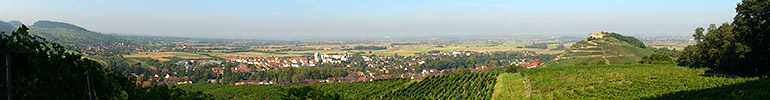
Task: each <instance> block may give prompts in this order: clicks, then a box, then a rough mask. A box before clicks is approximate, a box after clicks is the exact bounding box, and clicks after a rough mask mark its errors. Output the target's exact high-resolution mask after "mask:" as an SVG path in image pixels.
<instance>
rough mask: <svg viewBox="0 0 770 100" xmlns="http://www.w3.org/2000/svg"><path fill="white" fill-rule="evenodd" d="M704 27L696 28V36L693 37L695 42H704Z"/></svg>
mask: <svg viewBox="0 0 770 100" xmlns="http://www.w3.org/2000/svg"><path fill="white" fill-rule="evenodd" d="M703 31H704V30H703V27H698V28H695V34H693V35H692V37H693V38H695V41H698V42H700V41H701V40H703Z"/></svg>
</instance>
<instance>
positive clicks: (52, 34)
mask: <svg viewBox="0 0 770 100" xmlns="http://www.w3.org/2000/svg"><path fill="white" fill-rule="evenodd" d="M29 29H30V30H29V33H30V34H33V35H38V36H41V37H43V38H46V39H47V40H48V41H52V42H55V43H59V44H62V45H63V46H66V47H68V49H70V50H75V51H79V52H82V53H86V54H100V55H101V54H103V55H114V54H117V53H119V52H122V51H123V50H124V49H126V48H124V46H125V45H130V44H131V43H132V42H131V41H129V40H125V39H123V38H118V37H116V36H113V35H107V34H102V33H98V32H94V31H90V30H87V29H86V28H82V27H79V26H76V25H73V24H69V23H63V22H53V21H38V22H35V24H33V25H32V26H29ZM94 47H102V48H96V49H94ZM105 47H106V48H105Z"/></svg>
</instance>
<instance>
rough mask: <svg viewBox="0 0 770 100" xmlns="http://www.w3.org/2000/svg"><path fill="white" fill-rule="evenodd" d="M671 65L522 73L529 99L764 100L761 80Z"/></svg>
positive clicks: (766, 89) (769, 89)
mask: <svg viewBox="0 0 770 100" xmlns="http://www.w3.org/2000/svg"><path fill="white" fill-rule="evenodd" d="M706 70H707V69H692V68H687V67H680V66H676V65H637V64H634V65H576V66H555V67H542V68H532V69H524V70H522V71H520V72H521V73H522V74H525V75H527V76H529V77H528V80H529V81H530V85H531V87H532V88H531V92H530V93H531V94H530V95H531V96H530V98H531V99H610V100H613V99H622V100H626V99H653V100H660V99H663V100H681V99H698V100H700V99H715V100H722V99H747V100H756V99H761V98H770V95H768V94H770V84H769V83H770V80H768V78H767V77H746V78H724V77H714V76H708V75H704V74H703V73H704V72H705V71H706Z"/></svg>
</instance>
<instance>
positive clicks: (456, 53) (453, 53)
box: [430, 51, 475, 56]
mask: <svg viewBox="0 0 770 100" xmlns="http://www.w3.org/2000/svg"><path fill="white" fill-rule="evenodd" d="M474 53H475V52H471V51H452V52H437V53H430V54H431V55H454V56H470V55H471V54H474Z"/></svg>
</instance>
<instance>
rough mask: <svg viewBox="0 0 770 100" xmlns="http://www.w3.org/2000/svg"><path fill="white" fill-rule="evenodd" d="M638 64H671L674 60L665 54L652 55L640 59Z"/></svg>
mask: <svg viewBox="0 0 770 100" xmlns="http://www.w3.org/2000/svg"><path fill="white" fill-rule="evenodd" d="M639 63H641V64H673V63H674V60H673V59H671V56H668V55H666V54H662V53H654V54H652V55H649V56H644V57H642V60H639Z"/></svg>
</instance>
